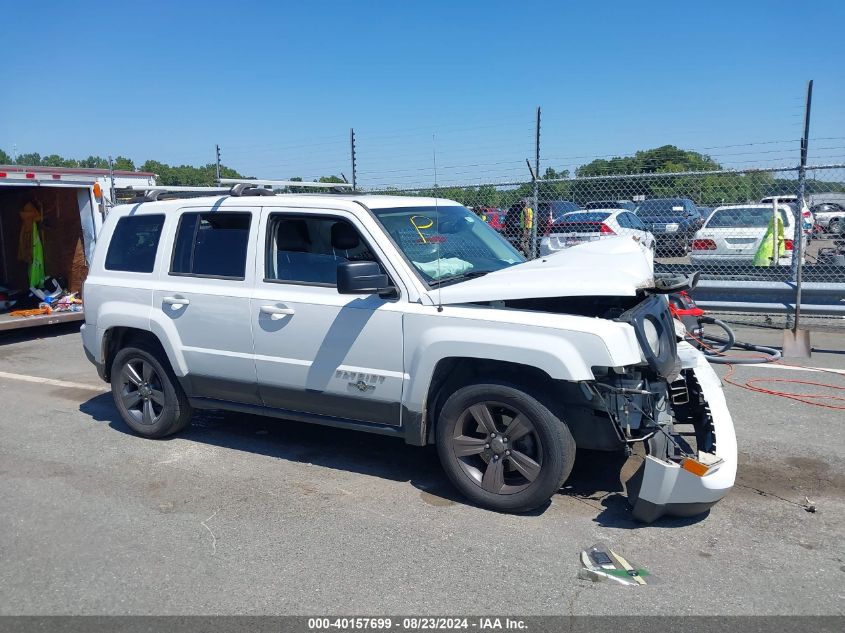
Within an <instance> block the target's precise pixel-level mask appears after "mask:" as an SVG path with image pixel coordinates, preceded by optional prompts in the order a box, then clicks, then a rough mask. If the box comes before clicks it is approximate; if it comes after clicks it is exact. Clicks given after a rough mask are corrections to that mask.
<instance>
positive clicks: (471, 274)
mask: <svg viewBox="0 0 845 633" xmlns="http://www.w3.org/2000/svg"><path fill="white" fill-rule="evenodd" d="M489 272H491V271H489V270H469V271H467V272H465V273H461V274H460V275H450V276H449V277H441V278H440V279H434V280H433V281H429V282H428V285H429V286H431V287H433V288H436V287H438V286H442V285H443V284H448V283H457V282H459V281H466V280H467V279H474V278H475V277H483V276H484V275H486V274H487V273H489Z"/></svg>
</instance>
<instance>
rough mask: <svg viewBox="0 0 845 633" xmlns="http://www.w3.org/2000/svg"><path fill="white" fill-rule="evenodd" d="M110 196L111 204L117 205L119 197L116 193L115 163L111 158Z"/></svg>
mask: <svg viewBox="0 0 845 633" xmlns="http://www.w3.org/2000/svg"><path fill="white" fill-rule="evenodd" d="M109 183H110V184H109V195H110V196H111V204H117V196H115V193H114V161H113V160H112V157H111V156H109Z"/></svg>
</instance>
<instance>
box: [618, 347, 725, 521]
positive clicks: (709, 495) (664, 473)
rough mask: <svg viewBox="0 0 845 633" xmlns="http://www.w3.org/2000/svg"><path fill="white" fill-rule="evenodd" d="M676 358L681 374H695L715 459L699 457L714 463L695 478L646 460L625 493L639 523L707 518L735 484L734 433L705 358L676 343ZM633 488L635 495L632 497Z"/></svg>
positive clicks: (661, 462)
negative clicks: (707, 412) (706, 411)
mask: <svg viewBox="0 0 845 633" xmlns="http://www.w3.org/2000/svg"><path fill="white" fill-rule="evenodd" d="M678 354H679V356H680V357H681V363H682V366H683V368H684V369H692V371H693V372H694V374H695V377H696V379H697V380H698V384H699V386H700V387H701V392H702V394H703V396H704V398H705V400H706V402H707V405H708V408H709V410H710V414H711V416H712V420H713V431H714V434H715V437H716V449H715V454H709V453H706V454H703V455H702V457H705V458H707V459H708V460H709V461H710V462H715V463H714V464H713V465H712V466H711V467H710V468H709V469H708V470H707V472H706V473H705V474H704V475H703V476H698V475H696V474H694V473H692V472H690V471H689V470H685V469H684V468H682V467H681V465H680V464H678V463H676V462H672V461H667V460H663V459H658V458H657V457H653V456H651V455H648V456H646V457H645V460H644V462H643V464H642V466H641V467H640V470H639V471H638V473H637V474H636V475H635V477H633V478H632V480H631V481H629V488H628V494H629V498H630V499H631V501H632V504H633V510H632V514H633V516H634V518H635V519H637V520H638V521H642V522H644V523H651V522H653V521H656V520H657V519H659V518H660V517H662V516H664V515H667V514H668V515H672V516H679V517H688V516H694V515H696V514H701V513H702V512H706V511H707V510H709V509H710V508H711V507H712V506H713V505H714V504H715V503H716V502H718V501H719V500H720V499H722V498H723V497H724V496H725V495H726V494H727V493H728V491H729V490H730V489H731V488H732V487H733V485H734V480H735V479H736V465H737V445H736V433H735V431H734V426H733V420H732V419H731V414H730V412H729V411H728V406H727V403H726V402H725V395H724V393H723V391H722V384H721V381H720V380H719V377H718V376H717V375H716V373H715V372H714V371H713V368H712V367H711V366H710V364H709V363H708V362H707V359H706V358H705V357H704V355H703V354H701V353H700V352H698V350H696V349H694V348H693V347H692V346H690V345H689V344H687V343H679V344H678ZM634 479H636V481H634ZM632 486H633V487H634V488H635V489H636V488H637V487H638V488H639V490H638V491H636V490H633V491H632V489H631V487H632Z"/></svg>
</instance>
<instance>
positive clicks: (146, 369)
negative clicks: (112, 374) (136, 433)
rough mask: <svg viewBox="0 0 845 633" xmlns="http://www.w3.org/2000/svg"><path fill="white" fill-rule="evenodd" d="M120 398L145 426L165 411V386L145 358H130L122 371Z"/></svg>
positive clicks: (135, 419) (157, 418)
mask: <svg viewBox="0 0 845 633" xmlns="http://www.w3.org/2000/svg"><path fill="white" fill-rule="evenodd" d="M120 381H121V388H120V399H121V402H122V403H123V407H124V409H126V412H127V413H128V414H129V415H130V416H131V417H132V419H133V420H134V421H135V422H136V423H138V424H143V425H145V426H151V425H153V424H155V423H156V422H158V421H159V419H160V418H161V415H162V413H163V412H164V402H165V401H164V388H163V386H162V383H161V377H160V376H159V375H158V372H156V370H155V368H154V367H153V366H152V365H151V364H150V363H149V362H147V361H146V360H144V359H143V358H133V359H131V360H128V361H127V362H126V363H125V364H124V365H123V369H121V371H120Z"/></svg>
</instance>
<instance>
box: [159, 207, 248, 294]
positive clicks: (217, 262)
mask: <svg viewBox="0 0 845 633" xmlns="http://www.w3.org/2000/svg"><path fill="white" fill-rule="evenodd" d="M251 221H252V214H251V213H243V212H239V213H218V212H215V213H193V212H189V213H183V214H182V217H181V218H180V219H179V228H178V229H177V231H176V243H175V245H174V247H173V260H172V262H171V265H170V274H171V275H192V276H197V277H215V278H220V279H244V277H245V276H246V253H247V246H248V243H249V227H250V223H251Z"/></svg>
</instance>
